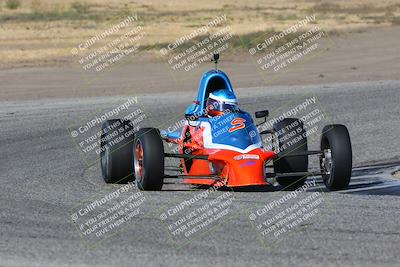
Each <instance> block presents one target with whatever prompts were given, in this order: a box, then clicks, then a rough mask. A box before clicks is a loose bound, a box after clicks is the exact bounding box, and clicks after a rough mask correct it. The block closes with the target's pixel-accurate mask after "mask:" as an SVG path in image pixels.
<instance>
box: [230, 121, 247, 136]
mask: <svg viewBox="0 0 400 267" xmlns="http://www.w3.org/2000/svg"><path fill="white" fill-rule="evenodd" d="M245 121H246V120H245V119H242V118H235V119H233V120H232V122H231V125H232V127H231V128H230V129H229V132H230V133H233V132H234V131H237V130H240V129H243V128H244V127H245V124H244V122H245Z"/></svg>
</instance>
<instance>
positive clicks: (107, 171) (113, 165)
mask: <svg viewBox="0 0 400 267" xmlns="http://www.w3.org/2000/svg"><path fill="white" fill-rule="evenodd" d="M133 142H134V128H133V127H132V125H131V122H130V121H127V120H121V119H112V120H107V121H105V122H104V123H103V125H102V127H101V142H100V144H101V145H100V146H101V147H100V148H101V150H100V151H101V152H100V163H101V172H102V176H103V179H104V181H105V182H106V183H127V182H132V181H134V180H135V175H134V168H133V166H134V165H133Z"/></svg>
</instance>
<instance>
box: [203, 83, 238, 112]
mask: <svg viewBox="0 0 400 267" xmlns="http://www.w3.org/2000/svg"><path fill="white" fill-rule="evenodd" d="M206 109H207V113H208V115H210V116H221V115H223V114H224V113H225V112H235V111H238V110H239V108H238V101H237V98H236V97H235V95H234V94H233V93H232V92H231V91H229V90H227V89H219V90H216V91H214V92H212V93H210V95H209V96H208V99H207V102H206Z"/></svg>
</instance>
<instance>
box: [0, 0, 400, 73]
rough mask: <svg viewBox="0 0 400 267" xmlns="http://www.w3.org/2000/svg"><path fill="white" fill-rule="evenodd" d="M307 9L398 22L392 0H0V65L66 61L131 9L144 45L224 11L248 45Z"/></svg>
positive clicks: (329, 23)
mask: <svg viewBox="0 0 400 267" xmlns="http://www.w3.org/2000/svg"><path fill="white" fill-rule="evenodd" d="M312 13H315V14H316V16H317V21H318V25H320V26H321V27H322V28H323V29H324V30H325V31H344V30H345V31H349V30H357V29H363V28H367V27H376V26H382V25H385V26H390V25H395V24H400V22H399V15H400V3H398V0H386V1H372V0H349V1H339V0H337V1H318V0H316V1H310V0H303V1H295V0H284V1H274V0H266V1H265V0H251V1H249V0H241V1H239V0H220V1H212V0H203V1H196V2H195V3H190V4H189V1H183V0H182V1H177V0H173V1H164V0H153V1H147V0H135V1H122V0H110V1H99V0H87V1H83V0H81V1H77V0H64V1H61V0H25V1H21V2H20V6H18V7H17V8H15V9H10V8H7V6H6V1H2V2H1V1H0V58H1V62H0V65H2V66H3V67H4V66H13V65H20V64H23V63H32V64H33V63H35V64H36V63H41V62H49V61H50V62H54V61H57V60H60V59H61V60H63V61H64V60H67V61H68V60H69V59H70V58H71V54H70V51H71V48H72V47H74V46H76V45H77V44H79V43H80V42H82V41H84V40H86V39H88V38H90V37H91V36H94V35H96V34H98V33H100V32H102V31H103V30H104V29H106V28H108V27H110V26H111V25H113V24H114V23H117V22H119V21H121V20H122V19H124V18H125V17H126V16H128V15H130V14H138V15H139V20H140V24H141V25H143V27H144V30H145V32H146V33H147V36H146V38H145V40H144V47H145V48H146V49H147V50H150V52H151V51H154V50H155V49H156V48H157V47H160V45H162V44H165V43H168V42H171V41H173V40H175V39H176V38H178V37H180V36H182V35H185V34H188V33H189V32H191V31H192V30H193V29H195V28H197V27H200V26H202V25H203V24H205V23H207V22H208V21H209V20H211V19H212V18H213V17H215V16H217V15H218V14H227V16H228V18H229V22H228V23H229V25H230V26H231V27H232V29H233V30H234V32H235V34H237V35H239V36H241V37H242V41H243V42H235V45H236V46H237V48H238V49H240V48H241V47H242V46H243V44H244V46H246V45H247V46H249V45H252V42H253V40H254V39H255V37H258V36H263V35H265V33H267V32H276V31H280V30H283V29H285V28H286V27H288V26H289V25H291V24H292V23H293V22H295V21H297V20H299V19H302V18H304V17H305V16H306V15H307V14H308V15H309V14H312ZM113 38H115V36H114V37H113ZM238 40H239V39H238ZM108 41H110V40H104V43H106V42H108ZM98 45H102V43H101V42H100V43H99V44H98Z"/></svg>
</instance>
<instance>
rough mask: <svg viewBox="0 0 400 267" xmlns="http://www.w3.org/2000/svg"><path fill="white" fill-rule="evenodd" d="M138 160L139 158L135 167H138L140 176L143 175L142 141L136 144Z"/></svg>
mask: <svg viewBox="0 0 400 267" xmlns="http://www.w3.org/2000/svg"><path fill="white" fill-rule="evenodd" d="M136 160H137V166H135V168H137V172H138V174H139V176H140V177H142V176H143V148H142V144H140V142H138V143H137V144H136Z"/></svg>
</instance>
